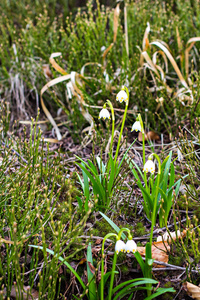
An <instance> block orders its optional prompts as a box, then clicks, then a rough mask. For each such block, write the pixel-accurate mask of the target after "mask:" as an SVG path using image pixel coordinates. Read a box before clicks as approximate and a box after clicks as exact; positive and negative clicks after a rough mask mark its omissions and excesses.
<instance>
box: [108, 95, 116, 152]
mask: <svg viewBox="0 0 200 300" xmlns="http://www.w3.org/2000/svg"><path fill="white" fill-rule="evenodd" d="M107 104H108V105H109V107H110V110H111V116H112V135H111V142H110V153H111V154H112V153H113V148H112V147H113V140H114V133H115V114H114V109H113V106H112V103H111V102H110V100H107Z"/></svg>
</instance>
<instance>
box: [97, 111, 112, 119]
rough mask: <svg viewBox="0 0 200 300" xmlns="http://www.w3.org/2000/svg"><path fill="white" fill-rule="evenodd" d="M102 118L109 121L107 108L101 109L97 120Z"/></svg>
mask: <svg viewBox="0 0 200 300" xmlns="http://www.w3.org/2000/svg"><path fill="white" fill-rule="evenodd" d="M101 118H103V119H104V120H105V119H110V113H109V111H108V110H107V108H103V109H102V110H101V111H100V113H99V119H101Z"/></svg>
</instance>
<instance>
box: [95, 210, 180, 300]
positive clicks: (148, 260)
mask: <svg viewBox="0 0 200 300" xmlns="http://www.w3.org/2000/svg"><path fill="white" fill-rule="evenodd" d="M100 214H101V215H102V216H103V217H104V218H105V219H106V221H107V222H108V223H109V224H110V225H111V226H112V227H113V229H114V230H115V231H116V232H117V234H113V233H108V234H107V235H106V236H105V237H104V240H103V243H102V258H104V242H105V240H106V239H108V238H110V237H112V236H114V237H115V238H116V245H115V254H114V258H113V264H112V274H111V278H110V289H109V291H110V292H109V296H108V299H109V300H111V299H112V296H114V294H115V293H116V292H118V290H119V289H120V288H122V287H124V288H123V289H122V290H121V291H119V292H118V294H117V295H115V297H114V298H113V299H118V297H119V296H125V295H130V294H131V293H132V292H133V291H134V290H137V288H135V285H138V282H140V281H141V280H142V279H141V278H137V279H135V280H130V281H127V282H124V283H122V284H120V285H119V286H117V287H116V288H114V289H113V281H114V276H115V267H116V261H117V254H118V253H119V252H128V253H129V252H133V254H134V256H135V258H136V259H137V261H138V263H139V265H140V267H141V270H142V273H143V275H144V278H143V281H141V283H140V284H142V283H143V284H145V285H146V286H145V287H142V288H139V289H144V290H147V298H145V299H146V300H147V299H154V298H156V297H157V296H159V295H161V294H164V293H167V292H175V290H174V289H173V288H170V289H166V288H158V289H156V291H154V289H153V287H152V284H155V282H153V280H152V265H153V261H154V260H153V259H152V253H151V246H152V238H151V237H152V235H153V233H152V232H151V235H150V243H147V244H146V250H145V253H146V256H145V261H143V259H142V257H141V255H140V253H139V252H138V251H137V245H136V243H135V242H134V241H133V240H132V236H131V234H130V230H129V229H127V228H122V229H120V228H119V227H118V226H117V225H116V224H115V223H114V222H113V221H112V220H110V219H109V218H108V217H107V216H106V215H105V214H103V213H102V212H100ZM124 232H127V233H128V240H127V243H126V244H125V243H124V242H123V241H121V238H122V239H123V240H124V241H125V240H126V235H125V234H124ZM129 243H130V244H129ZM129 245H130V247H129ZM102 270H104V261H103V259H102V262H101V273H102V275H101V278H102V276H103V271H102ZM133 282H135V284H132V283H133ZM129 284H130V285H129ZM101 287H102V285H101ZM132 287H134V288H133V289H132ZM154 292H155V293H154ZM152 293H153V294H152ZM103 294H104V293H103V289H102V290H101V300H103V299H104V298H103Z"/></svg>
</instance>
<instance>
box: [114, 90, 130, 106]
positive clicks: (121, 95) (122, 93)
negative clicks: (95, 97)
mask: <svg viewBox="0 0 200 300" xmlns="http://www.w3.org/2000/svg"><path fill="white" fill-rule="evenodd" d="M116 99H117V101H119V102H120V103H121V102H123V101H124V102H126V101H128V95H127V93H126V92H125V91H123V90H121V91H120V92H119V93H118V94H117V97H116Z"/></svg>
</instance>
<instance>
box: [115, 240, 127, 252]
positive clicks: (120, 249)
mask: <svg viewBox="0 0 200 300" xmlns="http://www.w3.org/2000/svg"><path fill="white" fill-rule="evenodd" d="M115 251H116V252H117V254H118V253H119V252H126V250H125V243H124V242H123V241H121V240H118V241H117V242H116V244H115Z"/></svg>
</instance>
